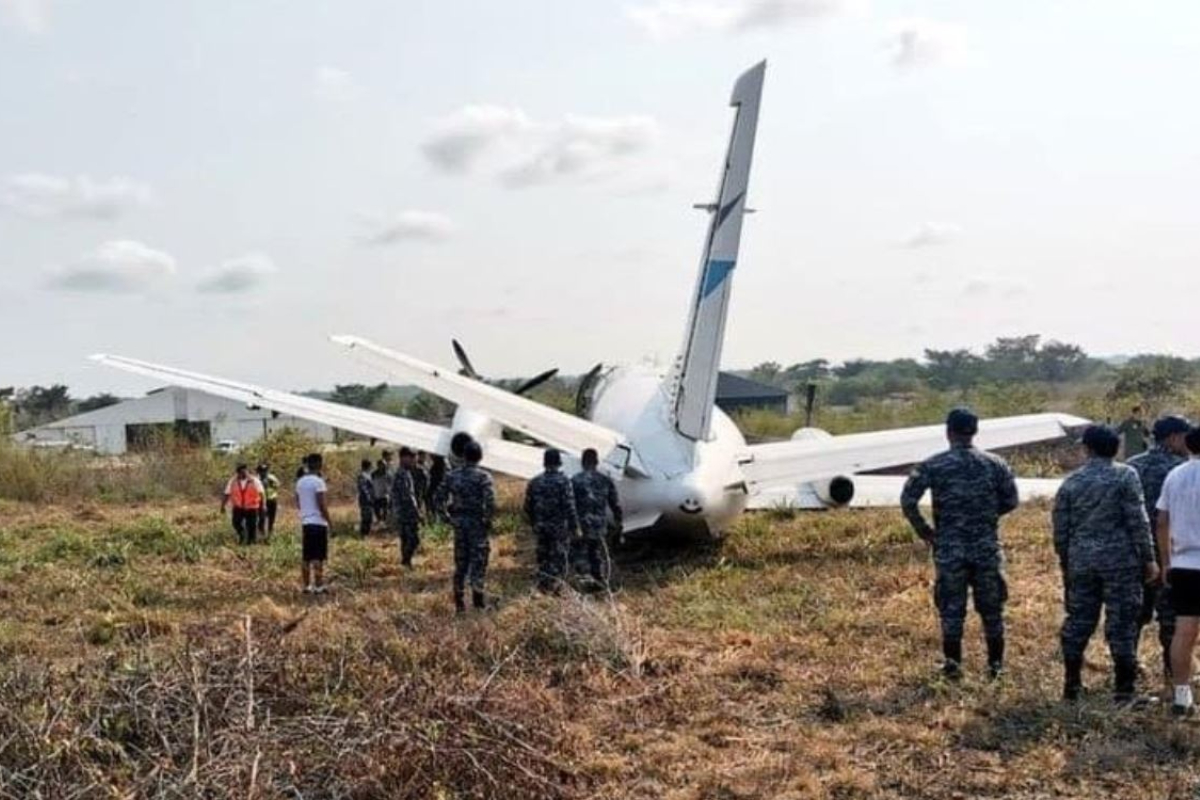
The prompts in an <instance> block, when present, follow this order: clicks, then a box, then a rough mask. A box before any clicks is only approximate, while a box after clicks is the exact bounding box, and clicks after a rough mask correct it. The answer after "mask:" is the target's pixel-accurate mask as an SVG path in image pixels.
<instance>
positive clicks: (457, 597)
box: [454, 592, 467, 614]
mask: <svg viewBox="0 0 1200 800" xmlns="http://www.w3.org/2000/svg"><path fill="white" fill-rule="evenodd" d="M454 610H455V612H457V613H459V614H465V613H467V604H466V603H465V602H464V601H463V593H462V592H455V593H454Z"/></svg>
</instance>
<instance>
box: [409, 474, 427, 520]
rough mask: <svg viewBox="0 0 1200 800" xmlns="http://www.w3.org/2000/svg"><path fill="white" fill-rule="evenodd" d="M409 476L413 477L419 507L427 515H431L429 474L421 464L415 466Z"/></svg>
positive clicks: (414, 491)
mask: <svg viewBox="0 0 1200 800" xmlns="http://www.w3.org/2000/svg"><path fill="white" fill-rule="evenodd" d="M409 474H411V475H412V484H413V495H414V496H416V498H417V505H419V506H420V507H421V510H422V511H424V512H425V513H426V514H428V513H429V506H430V505H431V504H430V500H429V473H428V472H426V471H425V468H424V467H422V466H421V465H420V464H413V467H412V469H411V470H409Z"/></svg>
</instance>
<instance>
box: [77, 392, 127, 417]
mask: <svg viewBox="0 0 1200 800" xmlns="http://www.w3.org/2000/svg"><path fill="white" fill-rule="evenodd" d="M119 402H121V398H119V397H117V396H116V395H112V394H109V393H108V392H102V393H101V394H94V395H92V396H91V397H85V398H84V399H83V400H80V401H79V402H78V403H76V404H75V411H76V413H79V414H83V413H85V412H88V411H95V410H96V409H98V408H106V407H107V406H115V405H116V404H117V403H119Z"/></svg>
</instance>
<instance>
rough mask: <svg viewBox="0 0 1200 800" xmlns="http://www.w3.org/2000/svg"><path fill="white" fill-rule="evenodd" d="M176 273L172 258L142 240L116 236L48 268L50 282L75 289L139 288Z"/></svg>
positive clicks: (144, 287) (64, 288) (126, 289)
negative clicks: (65, 262) (75, 257)
mask: <svg viewBox="0 0 1200 800" xmlns="http://www.w3.org/2000/svg"><path fill="white" fill-rule="evenodd" d="M174 274H175V259H174V258H172V257H171V256H170V255H168V254H167V253H164V252H162V251H160V250H154V249H153V248H150V247H147V246H146V245H144V244H142V243H141V242H135V241H131V240H128V239H117V240H114V241H111V242H105V243H104V244H102V245H100V246H99V247H97V248H96V249H95V250H93V251H92V252H91V253H88V254H87V255H85V256H83V257H82V258H80V259H79V260H78V261H76V262H74V263H73V264H68V265H66V266H63V267H59V268H57V269H53V270H51V271H50V275H49V278H50V282H49V283H50V286H51V288H54V289H62V290H67V291H75V292H116V293H130V292H140V291H144V290H147V289H150V288H152V287H153V286H154V285H155V284H157V283H159V282H160V281H162V280H163V279H165V278H169V277H170V276H172V275H174Z"/></svg>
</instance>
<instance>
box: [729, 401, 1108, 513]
mask: <svg viewBox="0 0 1200 800" xmlns="http://www.w3.org/2000/svg"><path fill="white" fill-rule="evenodd" d="M1087 424H1088V420H1086V419H1082V418H1081V417H1074V416H1071V415H1069V414H1027V415H1023V416H1019V417H1000V418H997V419H989V420H984V421H982V422H980V423H979V433H978V435H977V436H976V437H975V444H976V446H978V447H980V448H983V449H985V450H994V449H997V448H1002V447H1013V446H1015V445H1019V444H1028V443H1031V442H1040V441H1046V440H1049V439H1058V438H1061V437H1063V436H1066V435H1067V432H1068V429H1069V428H1074V427H1078V426H1081V425H1087ZM945 447H946V429H945V426H943V425H926V426H923V427H919V428H899V429H896V430H890V431H876V432H873V433H854V434H849V435H847V436H829V437H827V438H816V439H804V440H793V441H788V442H769V443H767V444H757V445H751V446H750V454H751V456H752V461H751V462H750V463H748V464H745V465H744V466H743V467H742V469H743V471H744V474H745V476H746V480H747V482H748V483H749V484H750V487H751V493H752V494H753V493H754V492H755V490H757V491H768V490H770V489H772V488H776V487H781V486H796V485H798V484H803V483H808V482H810V481H818V480H822V479H828V478H832V477H835V476H838V475H853V474H854V473H858V472H868V471H871V470H877V469H885V468H887V467H897V466H902V465H904V464H915V463H917V462H918V461H922V460H924V459H925V458H928V457H929V456H931V455H933V454H934V453H936V452H938V451H939V450H942V449H945ZM861 477H862V476H859V477H856V478H855V485H856V486H857V484H858V481H859V479H860V478H861Z"/></svg>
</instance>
